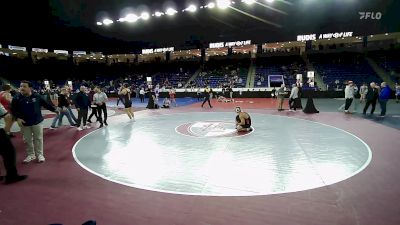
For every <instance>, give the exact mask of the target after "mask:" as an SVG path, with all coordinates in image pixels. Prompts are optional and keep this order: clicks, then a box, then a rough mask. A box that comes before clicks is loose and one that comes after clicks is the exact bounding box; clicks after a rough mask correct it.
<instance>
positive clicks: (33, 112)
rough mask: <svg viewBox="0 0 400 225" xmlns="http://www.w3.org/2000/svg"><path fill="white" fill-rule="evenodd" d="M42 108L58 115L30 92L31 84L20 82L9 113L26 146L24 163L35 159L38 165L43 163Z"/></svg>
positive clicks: (38, 96)
mask: <svg viewBox="0 0 400 225" xmlns="http://www.w3.org/2000/svg"><path fill="white" fill-rule="evenodd" d="M42 107H44V108H46V109H48V110H50V111H52V112H55V113H57V114H58V112H57V111H56V108H55V107H54V106H53V105H51V104H50V103H49V102H47V101H46V100H44V99H43V98H42V96H40V95H39V94H38V93H34V92H33V91H32V83H30V82H29V81H22V82H21V85H20V94H17V95H16V96H15V97H14V98H13V101H12V103H11V112H12V114H13V115H14V117H15V118H16V120H17V123H18V124H19V126H20V127H21V131H22V134H23V136H24V140H25V143H26V145H27V153H28V156H27V157H26V158H25V160H24V161H23V162H24V163H29V162H31V161H33V160H35V159H36V158H37V159H38V162H40V163H43V162H44V161H45V158H44V153H43V125H42V121H43V120H44V119H43V116H42Z"/></svg>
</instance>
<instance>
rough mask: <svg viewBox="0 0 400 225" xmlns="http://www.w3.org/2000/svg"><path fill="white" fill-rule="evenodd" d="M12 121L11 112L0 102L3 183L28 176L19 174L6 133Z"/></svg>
mask: <svg viewBox="0 0 400 225" xmlns="http://www.w3.org/2000/svg"><path fill="white" fill-rule="evenodd" d="M12 122H13V120H12V116H11V114H9V112H8V111H7V110H6V109H5V108H4V107H3V105H2V104H1V103H0V143H1V148H0V155H1V157H2V158H3V164H4V168H5V169H6V176H4V177H3V176H0V181H3V180H5V184H11V183H16V182H18V181H22V180H25V179H26V178H27V177H28V176H26V175H19V174H18V171H17V167H16V160H15V158H16V156H15V148H14V145H13V144H12V142H11V140H10V137H9V136H8V135H7V132H8V131H9V130H6V127H10V123H12Z"/></svg>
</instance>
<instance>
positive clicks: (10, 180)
mask: <svg viewBox="0 0 400 225" xmlns="http://www.w3.org/2000/svg"><path fill="white" fill-rule="evenodd" d="M26 178H28V176H27V175H17V176H15V177H11V178H9V177H6V181H5V182H4V183H5V184H13V183H17V182H19V181H23V180H25V179H26Z"/></svg>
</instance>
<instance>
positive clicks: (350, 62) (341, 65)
mask: <svg viewBox="0 0 400 225" xmlns="http://www.w3.org/2000/svg"><path fill="white" fill-rule="evenodd" d="M309 58H310V61H311V62H312V63H313V65H314V68H315V69H316V70H317V72H318V73H319V74H320V75H321V76H322V77H323V79H324V83H325V84H328V85H329V86H331V87H336V84H335V81H336V80H339V82H340V84H343V83H344V82H345V81H347V80H352V81H353V82H354V83H355V84H356V85H357V86H360V85H362V83H364V82H365V83H369V82H372V81H374V82H378V83H380V82H382V79H381V78H380V77H379V76H378V75H377V74H376V73H375V72H374V70H373V69H372V68H371V66H370V65H369V64H368V62H367V61H366V60H365V58H364V57H363V56H362V55H360V54H356V53H353V54H352V53H347V54H331V55H327V54H324V55H321V54H316V55H311V56H310V57H309ZM342 87H343V86H342Z"/></svg>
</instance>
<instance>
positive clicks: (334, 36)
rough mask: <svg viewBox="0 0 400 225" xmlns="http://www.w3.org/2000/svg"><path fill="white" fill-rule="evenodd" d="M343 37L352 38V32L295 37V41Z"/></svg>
mask: <svg viewBox="0 0 400 225" xmlns="http://www.w3.org/2000/svg"><path fill="white" fill-rule="evenodd" d="M345 37H353V32H336V33H326V34H305V35H297V41H315V40H317V39H331V38H345Z"/></svg>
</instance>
